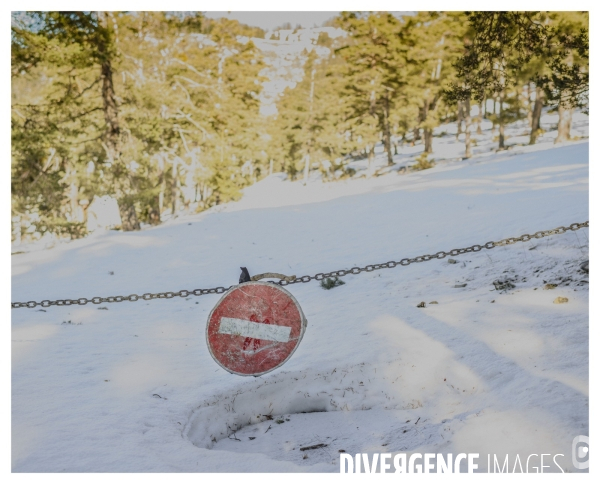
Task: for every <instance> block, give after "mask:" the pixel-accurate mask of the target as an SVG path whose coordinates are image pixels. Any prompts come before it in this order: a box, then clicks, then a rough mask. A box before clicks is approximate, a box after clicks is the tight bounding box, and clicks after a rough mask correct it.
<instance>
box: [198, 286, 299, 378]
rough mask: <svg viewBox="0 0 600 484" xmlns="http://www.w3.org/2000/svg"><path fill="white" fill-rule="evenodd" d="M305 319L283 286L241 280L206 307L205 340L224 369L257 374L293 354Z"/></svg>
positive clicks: (245, 374)
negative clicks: (207, 312) (214, 302)
mask: <svg viewBox="0 0 600 484" xmlns="http://www.w3.org/2000/svg"><path fill="white" fill-rule="evenodd" d="M306 324H307V323H306V318H305V317H304V313H303V312H302V309H301V308H300V305H299V304H298V301H296V299H295V298H294V296H292V295H291V294H290V293H289V292H288V291H286V290H285V289H283V288H282V287H280V286H278V285H276V284H273V283H267V282H245V283H243V284H240V285H238V286H235V287H233V288H231V289H230V290H229V291H227V292H226V293H225V294H224V295H223V297H222V298H221V299H220V300H219V302H218V303H217V305H216V306H215V307H214V308H213V310H212V311H211V312H210V314H209V316H208V322H207V324H206V342H207V344H208V349H209V351H210V354H211V356H212V357H213V358H214V359H215V361H216V362H217V363H218V364H219V365H221V366H222V367H223V368H224V369H225V370H227V371H228V372H230V373H235V374H236V375H243V376H249V375H252V376H259V375H262V374H264V373H268V372H269V371H271V370H274V369H275V368H277V367H279V366H281V365H283V364H284V363H285V362H286V361H287V360H288V359H289V358H290V356H292V354H293V353H294V351H296V348H297V347H298V345H299V344H300V341H301V340H302V337H303V336H304V331H305V330H306Z"/></svg>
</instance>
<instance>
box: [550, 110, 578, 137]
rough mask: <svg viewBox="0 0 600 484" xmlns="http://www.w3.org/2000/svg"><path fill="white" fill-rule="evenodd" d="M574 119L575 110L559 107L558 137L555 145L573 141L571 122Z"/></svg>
mask: <svg viewBox="0 0 600 484" xmlns="http://www.w3.org/2000/svg"><path fill="white" fill-rule="evenodd" d="M572 119H573V110H572V109H569V108H565V107H564V106H563V105H562V104H559V105H558V135H557V136H556V139H555V140H554V142H555V143H562V142H564V141H568V140H570V139H571V120H572Z"/></svg>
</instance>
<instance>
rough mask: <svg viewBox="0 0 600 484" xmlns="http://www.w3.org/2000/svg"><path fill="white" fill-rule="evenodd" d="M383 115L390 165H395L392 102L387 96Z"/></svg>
mask: <svg viewBox="0 0 600 484" xmlns="http://www.w3.org/2000/svg"><path fill="white" fill-rule="evenodd" d="M383 114H384V119H383V134H384V137H383V143H384V146H385V151H386V153H387V161H388V165H393V164H394V158H393V156H392V135H391V133H390V131H391V130H390V102H389V99H388V97H387V96H386V97H385V109H384V110H383Z"/></svg>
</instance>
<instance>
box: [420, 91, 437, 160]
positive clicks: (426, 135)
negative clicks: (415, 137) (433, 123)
mask: <svg viewBox="0 0 600 484" xmlns="http://www.w3.org/2000/svg"><path fill="white" fill-rule="evenodd" d="M435 103H436V100H435V99H434V100H433V101H431V102H429V100H427V99H426V100H425V102H424V103H423V110H422V113H423V122H425V126H423V144H424V147H423V152H424V153H433V129H431V128H430V127H428V126H427V124H428V123H427V122H426V121H427V116H428V115H429V111H430V110H432V109H434V108H435Z"/></svg>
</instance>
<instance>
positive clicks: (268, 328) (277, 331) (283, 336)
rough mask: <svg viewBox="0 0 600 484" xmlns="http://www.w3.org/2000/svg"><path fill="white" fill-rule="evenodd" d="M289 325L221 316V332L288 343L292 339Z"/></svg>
mask: <svg viewBox="0 0 600 484" xmlns="http://www.w3.org/2000/svg"><path fill="white" fill-rule="evenodd" d="M290 331H292V328H290V327H289V326H277V325H276V324H265V323H255V322H254V321H247V320H245V319H237V318H221V324H220V326H219V333H221V334H233V335H235V336H244V337H246V338H255V339H264V340H268V341H278V342H279V343H287V342H288V341H289V340H290Z"/></svg>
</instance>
